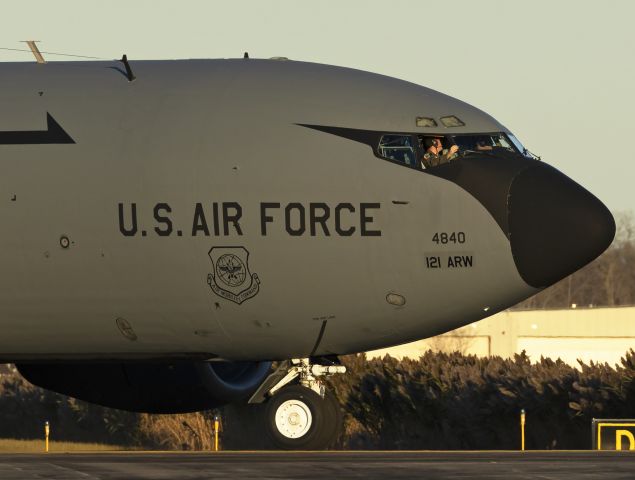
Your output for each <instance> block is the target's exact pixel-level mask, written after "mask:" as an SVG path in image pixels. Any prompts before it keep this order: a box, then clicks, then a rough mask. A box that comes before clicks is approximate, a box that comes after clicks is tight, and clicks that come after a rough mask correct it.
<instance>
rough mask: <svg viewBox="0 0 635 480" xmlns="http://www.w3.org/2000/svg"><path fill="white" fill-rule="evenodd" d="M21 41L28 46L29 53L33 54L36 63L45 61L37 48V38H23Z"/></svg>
mask: <svg viewBox="0 0 635 480" xmlns="http://www.w3.org/2000/svg"><path fill="white" fill-rule="evenodd" d="M23 42H24V43H26V44H27V45H28V46H29V48H30V49H31V53H33V56H34V57H35V60H36V61H37V63H46V60H44V57H43V56H42V53H41V52H40V49H39V48H37V45H36V43H37V42H39V40H24V41H23Z"/></svg>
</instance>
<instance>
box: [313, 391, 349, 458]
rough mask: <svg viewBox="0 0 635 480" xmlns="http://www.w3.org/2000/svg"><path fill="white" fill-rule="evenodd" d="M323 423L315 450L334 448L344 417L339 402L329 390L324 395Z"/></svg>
mask: <svg viewBox="0 0 635 480" xmlns="http://www.w3.org/2000/svg"><path fill="white" fill-rule="evenodd" d="M323 402H324V423H323V425H322V427H323V428H322V436H321V438H320V440H319V442H316V443H318V444H319V445H320V446H319V447H316V448H317V449H325V448H335V446H336V444H337V441H338V439H339V438H340V435H341V434H342V428H343V423H344V415H343V414H342V409H341V408H340V402H339V401H338V400H337V397H336V396H335V394H334V393H332V392H331V391H330V390H327V391H326V394H325V395H324V400H323Z"/></svg>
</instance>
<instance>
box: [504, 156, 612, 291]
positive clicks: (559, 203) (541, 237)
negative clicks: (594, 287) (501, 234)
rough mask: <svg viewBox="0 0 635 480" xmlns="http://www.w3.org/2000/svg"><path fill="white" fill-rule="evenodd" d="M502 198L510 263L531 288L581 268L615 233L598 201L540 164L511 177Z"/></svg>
mask: <svg viewBox="0 0 635 480" xmlns="http://www.w3.org/2000/svg"><path fill="white" fill-rule="evenodd" d="M508 201H509V203H508V208H509V211H508V214H509V217H508V219H509V233H510V240H511V247H512V254H513V256H514V261H515V262H516V267H517V268H518V272H519V273H520V276H521V277H522V278H523V280H524V281H525V282H527V283H528V284H529V285H531V286H533V287H536V288H541V287H546V286H548V285H551V284H553V283H555V282H557V281H558V280H561V279H562V278H564V277H566V276H567V275H569V274H571V273H573V272H575V271H576V270H578V269H579V268H581V267H583V266H584V265H586V264H587V263H589V262H590V261H592V260H593V259H595V258H596V257H597V256H598V255H600V254H601V253H602V252H603V251H604V250H606V248H607V247H608V246H609V245H610V244H611V242H612V241H613V237H614V236H615V221H614V220H613V216H612V215H611V213H610V212H609V210H608V209H607V208H606V207H605V206H604V204H602V202H600V201H599V200H598V199H597V198H595V197H594V196H593V195H592V194H591V193H589V192H588V191H587V190H585V189H584V188H582V187H581V186H580V185H578V184H577V183H575V182H574V181H573V180H571V179H570V178H569V177H567V176H566V175H564V174H563V173H561V172H559V171H558V170H556V169H555V168H553V167H550V166H549V165H547V164H544V163H537V164H535V165H533V166H531V167H529V168H527V169H525V170H523V171H521V172H520V173H519V174H518V175H517V176H516V177H515V178H514V180H513V182H512V184H511V187H510V191H509V200H508Z"/></svg>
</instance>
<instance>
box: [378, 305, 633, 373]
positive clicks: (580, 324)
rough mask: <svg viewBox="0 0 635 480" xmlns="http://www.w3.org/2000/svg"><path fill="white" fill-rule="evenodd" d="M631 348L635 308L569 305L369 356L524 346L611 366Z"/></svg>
mask: <svg viewBox="0 0 635 480" xmlns="http://www.w3.org/2000/svg"><path fill="white" fill-rule="evenodd" d="M631 348H632V349H635V307H614V308H570V309H567V310H527V311H518V310H516V311H505V312H501V313H498V314H496V315H492V316H491V317H488V318H486V319H484V320H481V321H479V322H476V323H473V324H471V325H468V326H467V327H463V328H460V329H458V330H454V331H452V332H449V333H446V334H443V335H439V336H438V337H433V338H430V339H427V340H420V341H418V342H413V343H408V344H405V345H400V346H398V347H393V348H386V349H381V350H374V351H372V352H368V354H367V355H368V356H369V357H382V356H384V355H385V354H389V355H391V356H393V357H398V358H403V357H410V358H418V357H419V356H420V355H421V354H423V353H424V352H425V351H427V350H429V349H432V350H439V351H456V350H458V351H460V352H462V353H466V354H473V355H478V356H488V355H498V356H501V357H511V356H513V354H514V353H520V352H522V351H523V350H525V351H526V352H527V355H529V357H530V358H531V360H532V361H537V360H539V359H540V357H541V356H544V357H549V358H551V359H553V360H555V359H557V358H561V359H562V360H563V361H565V362H566V363H568V364H570V365H573V366H577V364H578V363H577V361H576V360H577V359H578V358H579V359H581V360H583V361H584V362H586V363H588V362H589V361H591V360H593V361H594V362H602V363H603V362H607V363H609V364H610V365H611V366H613V365H614V364H616V363H619V362H620V358H621V357H623V356H624V354H625V353H626V352H627V351H628V350H629V349H631Z"/></svg>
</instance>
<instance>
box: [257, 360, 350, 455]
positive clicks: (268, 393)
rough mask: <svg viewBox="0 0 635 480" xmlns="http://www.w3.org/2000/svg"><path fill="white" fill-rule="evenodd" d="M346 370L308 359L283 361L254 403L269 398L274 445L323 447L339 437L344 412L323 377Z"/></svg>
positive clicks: (268, 414)
mask: <svg viewBox="0 0 635 480" xmlns="http://www.w3.org/2000/svg"><path fill="white" fill-rule="evenodd" d="M344 372H346V367H344V366H342V365H336V364H331V365H320V364H312V363H311V362H310V360H309V359H308V358H306V359H299V360H292V361H291V362H285V363H283V364H282V365H280V367H279V368H278V370H276V371H275V372H274V373H272V374H271V375H270V377H269V378H267V380H265V382H264V383H263V385H262V386H261V388H260V389H259V391H258V392H256V394H254V396H252V399H251V400H250V402H251V403H259V401H263V400H266V401H267V405H266V409H265V417H266V419H265V431H266V433H267V435H268V436H269V438H270V439H271V441H272V442H273V444H274V446H276V447H277V448H282V449H285V450H322V449H325V448H328V447H329V446H331V445H332V444H333V443H334V442H335V441H336V440H337V437H338V436H339V433H340V430H341V427H342V412H341V410H340V406H339V403H338V401H337V399H336V398H335V395H333V394H332V393H331V392H330V391H326V388H325V385H324V382H323V381H322V380H321V377H324V376H326V375H334V374H336V373H344ZM292 382H294V383H292Z"/></svg>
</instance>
